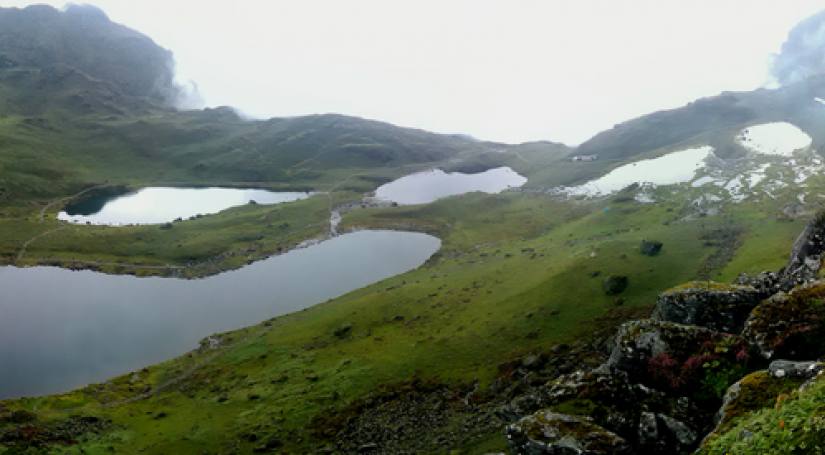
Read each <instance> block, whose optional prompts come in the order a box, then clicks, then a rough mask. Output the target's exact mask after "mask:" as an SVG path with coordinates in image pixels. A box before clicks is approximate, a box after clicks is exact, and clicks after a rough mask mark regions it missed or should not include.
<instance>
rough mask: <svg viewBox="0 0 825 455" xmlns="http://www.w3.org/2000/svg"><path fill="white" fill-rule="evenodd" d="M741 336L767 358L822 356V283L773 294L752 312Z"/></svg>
mask: <svg viewBox="0 0 825 455" xmlns="http://www.w3.org/2000/svg"><path fill="white" fill-rule="evenodd" d="M742 336H743V337H745V339H747V340H748V341H749V342H750V343H752V344H753V345H754V346H756V347H757V349H758V351H759V353H760V354H761V355H762V356H763V357H764V358H766V359H772V358H774V359H775V358H784V359H791V360H806V359H816V358H819V357H820V356H822V355H823V354H825V343H823V342H822V339H823V337H825V281H820V282H814V283H811V284H808V285H805V286H802V287H799V288H796V289H794V290H792V291H791V292H789V293H784V292H781V293H779V294H776V295H774V296H772V297H770V298H768V299H766V300H765V301H763V302H762V303H760V304H759V305H757V306H756V308H754V309H753V311H752V312H751V314H750V316H749V317H748V320H747V321H746V322H745V329H744V330H743V331H742Z"/></svg>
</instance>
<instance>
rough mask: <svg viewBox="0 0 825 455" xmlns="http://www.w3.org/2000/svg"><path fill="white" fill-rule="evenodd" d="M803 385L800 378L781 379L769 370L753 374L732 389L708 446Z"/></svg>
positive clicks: (719, 414)
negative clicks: (744, 418) (752, 414)
mask: <svg viewBox="0 0 825 455" xmlns="http://www.w3.org/2000/svg"><path fill="white" fill-rule="evenodd" d="M800 384H802V380H801V379H799V378H789V377H779V378H777V377H776V376H774V375H773V374H771V373H770V372H769V371H768V370H759V371H756V372H753V373H751V374H749V375H747V376H745V377H744V378H742V379H740V380H739V381H737V382H736V383H735V384H733V385H732V386H730V388H728V391H727V392H726V393H725V397H724V399H723V401H722V407H721V408H720V409H719V412H718V414H717V416H716V428H715V429H714V430H713V431H712V432H711V433H710V434H709V435H708V436H707V437H706V438H705V441H704V444H707V443H708V442H709V441H711V440H713V439H714V438H716V437H718V435H719V434H722V433H724V432H725V431H727V430H729V429H730V428H731V427H732V426H734V425H735V424H736V422H737V421H739V420H740V419H741V418H742V417H743V416H747V415H748V414H749V413H751V412H754V411H758V410H760V409H765V408H771V407H773V406H775V405H776V402H777V398H778V397H780V396H782V395H783V394H787V393H789V392H791V391H793V390H795V389H796V388H798V387H799V386H800Z"/></svg>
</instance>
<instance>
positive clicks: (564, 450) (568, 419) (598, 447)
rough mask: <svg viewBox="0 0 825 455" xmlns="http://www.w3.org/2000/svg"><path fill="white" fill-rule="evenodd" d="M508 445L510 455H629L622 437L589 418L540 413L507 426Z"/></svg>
mask: <svg viewBox="0 0 825 455" xmlns="http://www.w3.org/2000/svg"><path fill="white" fill-rule="evenodd" d="M505 432H506V435H507V442H508V444H509V445H510V448H511V449H512V450H513V453H516V454H525V455H539V454H552V455H601V454H604V455H607V454H611V455H613V454H615V455H622V454H630V453H631V448H630V445H629V444H628V443H627V442H626V441H625V440H624V439H623V438H621V437H619V436H618V435H616V434H615V433H613V432H610V431H608V430H606V429H604V428H603V427H601V426H599V425H596V424H595V423H593V422H592V421H591V420H590V419H589V418H586V417H579V416H571V415H567V414H559V413H556V412H552V411H548V410H545V411H539V412H537V413H535V414H533V415H530V416H527V417H524V418H523V419H521V420H519V421H518V422H516V423H514V424H511V425H508V426H507V428H506V430H505Z"/></svg>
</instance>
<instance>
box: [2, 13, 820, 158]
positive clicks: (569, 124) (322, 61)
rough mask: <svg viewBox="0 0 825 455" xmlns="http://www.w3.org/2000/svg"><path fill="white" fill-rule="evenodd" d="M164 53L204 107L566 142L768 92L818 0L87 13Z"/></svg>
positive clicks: (514, 139) (507, 139)
mask: <svg viewBox="0 0 825 455" xmlns="http://www.w3.org/2000/svg"><path fill="white" fill-rule="evenodd" d="M32 3H49V4H53V5H55V6H63V4H64V3H66V2H65V1H41V2H31V1H15V0H11V1H3V0H0V5H2V6H25V5H28V4H32ZM83 3H90V4H94V5H97V6H99V7H100V8H102V9H103V10H104V11H106V12H107V14H108V15H109V17H110V18H112V20H114V21H117V22H120V23H122V24H125V25H128V26H130V27H132V28H135V29H137V30H140V31H142V32H144V33H146V34H147V35H149V36H151V37H152V38H153V39H154V40H155V41H156V42H157V43H158V44H160V45H161V46H164V47H166V48H168V49H171V50H172V51H173V52H174V53H175V56H176V59H177V62H178V70H179V73H180V75H181V76H182V77H184V78H187V79H191V80H194V81H195V82H197V84H198V86H199V88H200V91H201V93H202V95H203V97H204V99H205V101H206V103H207V104H208V105H210V106H215V105H230V106H234V107H236V108H238V109H240V110H241V111H243V112H245V113H247V114H249V115H252V116H256V117H269V116H291V115H300V114H310V113H324V112H338V113H343V114H351V115H358V116H362V117H368V118H373V119H378V120H385V121H388V122H392V123H396V124H399V125H404V126H413V127H419V128H424V129H428V130H432V131H438V132H446V133H466V134H471V135H473V136H476V137H478V138H481V139H489V140H498V141H504V142H522V141H527V140H535V139H549V140H555V141H562V142H566V143H569V144H576V143H580V142H582V141H584V140H586V139H587V138H588V137H590V136H592V135H593V134H595V133H597V132H598V131H601V130H603V129H607V128H610V127H612V126H613V124H615V123H618V122H621V121H623V120H627V119H629V118H632V117H635V116H638V115H641V114H645V113H648V112H651V111H654V110H658V109H664V108H671V107H677V106H680V105H683V104H685V103H687V102H689V101H691V100H693V99H695V98H698V97H701V96H708V95H714V94H717V93H719V92H720V91H723V90H750V89H753V88H756V87H759V86H762V85H764V84H765V83H766V82H768V66H769V63H770V58H771V54H772V53H775V52H777V51H778V50H779V47H780V45H781V44H782V42H783V41H784V38H785V36H786V34H787V32H788V31H789V30H790V29H791V27H793V25H795V24H796V23H797V22H799V21H800V20H801V19H803V18H805V17H807V16H809V15H811V14H813V13H815V12H817V11H819V10H820V9H822V8H825V4H823V3H822V2H821V1H820V0H786V1H782V2H778V1H775V0H749V1H742V0H691V1H685V0H636V1H630V0H625V1H621V0H568V1H550V0H544V1H539V0H536V1H530V0H495V1H492V0H491V1H485V0H410V1H390V0H346V1H342V0H292V1H280V0H234V1H232V2H219V1H203V0H140V1H135V0H90V1H87V2H83Z"/></svg>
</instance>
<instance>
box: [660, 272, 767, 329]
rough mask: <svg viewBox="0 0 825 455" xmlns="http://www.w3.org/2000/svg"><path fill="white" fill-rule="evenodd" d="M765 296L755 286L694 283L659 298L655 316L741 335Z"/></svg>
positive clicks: (667, 292)
mask: <svg viewBox="0 0 825 455" xmlns="http://www.w3.org/2000/svg"><path fill="white" fill-rule="evenodd" d="M765 297H766V293H765V291H762V290H759V289H756V288H754V287H752V286H741V285H728V284H721V283H710V282H691V283H687V284H685V285H682V286H679V287H678V288H674V289H671V290H669V291H665V292H664V293H662V294H661V295H659V298H658V299H657V301H656V309H655V310H654V311H653V316H652V317H653V318H654V319H660V320H663V321H670V322H676V323H679V324H691V325H698V326H702V327H707V328H709V329H712V330H716V331H719V332H727V333H739V332H741V331H742V328H743V326H744V324H745V320H746V319H747V318H748V315H750V312H751V310H752V309H753V308H754V307H755V306H756V305H757V304H758V303H759V302H760V301H761V300H762V299H764V298H765Z"/></svg>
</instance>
